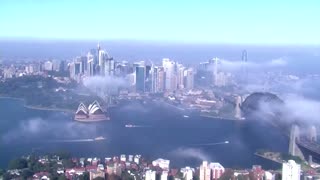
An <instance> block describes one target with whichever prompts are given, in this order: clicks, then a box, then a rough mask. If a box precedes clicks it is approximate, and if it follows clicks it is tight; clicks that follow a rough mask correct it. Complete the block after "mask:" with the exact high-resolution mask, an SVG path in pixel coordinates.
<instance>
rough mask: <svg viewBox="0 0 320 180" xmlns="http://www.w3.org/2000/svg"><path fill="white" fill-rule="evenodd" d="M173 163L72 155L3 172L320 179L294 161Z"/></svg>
mask: <svg viewBox="0 0 320 180" xmlns="http://www.w3.org/2000/svg"><path fill="white" fill-rule="evenodd" d="M170 163H171V162H170V160H167V159H162V158H159V159H156V160H153V161H147V160H146V159H145V158H143V157H142V156H141V155H124V154H122V155H120V156H114V157H107V158H96V157H95V158H71V157H69V155H68V154H63V155H61V156H59V155H47V156H39V157H36V156H27V157H22V158H19V159H15V160H12V161H11V162H10V164H9V168H8V170H6V171H2V172H1V173H2V174H1V175H2V178H3V179H20V178H22V179H39V180H49V179H70V180H71V179H90V180H93V179H128V180H129V179H141V180H142V179H145V180H168V179H169V180H173V179H175V180H194V179H198V180H218V179H221V180H229V179H239V180H242V179H252V180H280V179H283V180H299V179H300V178H301V179H302V178H304V179H311V178H313V177H314V178H316V177H317V176H316V175H315V174H316V172H312V171H307V172H302V171H301V167H300V165H299V164H297V163H296V162H295V161H294V160H289V161H287V162H283V163H282V169H279V170H269V171H268V170H264V169H263V168H262V167H261V166H259V165H253V166H252V168H251V169H231V168H225V167H224V166H223V165H221V164H220V163H218V162H209V161H203V162H202V164H200V166H199V167H189V166H187V167H183V168H174V167H171V165H170Z"/></svg>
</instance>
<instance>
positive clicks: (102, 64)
mask: <svg viewBox="0 0 320 180" xmlns="http://www.w3.org/2000/svg"><path fill="white" fill-rule="evenodd" d="M99 48H100V47H99ZM106 56H107V55H106V52H105V51H103V50H99V56H98V61H99V71H100V72H99V74H100V75H102V76H103V75H104V74H105V70H104V69H105V62H106Z"/></svg>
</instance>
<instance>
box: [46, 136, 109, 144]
mask: <svg viewBox="0 0 320 180" xmlns="http://www.w3.org/2000/svg"><path fill="white" fill-rule="evenodd" d="M103 140H106V138H104V137H103V136H99V137H96V138H93V139H60V140H51V141H49V142H51V143H76V142H94V141H103Z"/></svg>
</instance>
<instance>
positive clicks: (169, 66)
mask: <svg viewBox="0 0 320 180" xmlns="http://www.w3.org/2000/svg"><path fill="white" fill-rule="evenodd" d="M162 66H163V68H164V74H165V78H164V83H165V87H164V88H165V90H166V91H174V90H176V89H177V77H176V68H175V67H176V64H175V62H173V61H171V60H170V59H167V58H164V59H163V60H162Z"/></svg>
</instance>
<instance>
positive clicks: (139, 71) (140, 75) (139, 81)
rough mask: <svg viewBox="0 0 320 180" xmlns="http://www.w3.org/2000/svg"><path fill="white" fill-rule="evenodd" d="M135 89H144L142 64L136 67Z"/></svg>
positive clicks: (143, 68)
mask: <svg viewBox="0 0 320 180" xmlns="http://www.w3.org/2000/svg"><path fill="white" fill-rule="evenodd" d="M136 91H137V92H144V91H145V67H144V66H137V67H136Z"/></svg>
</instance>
